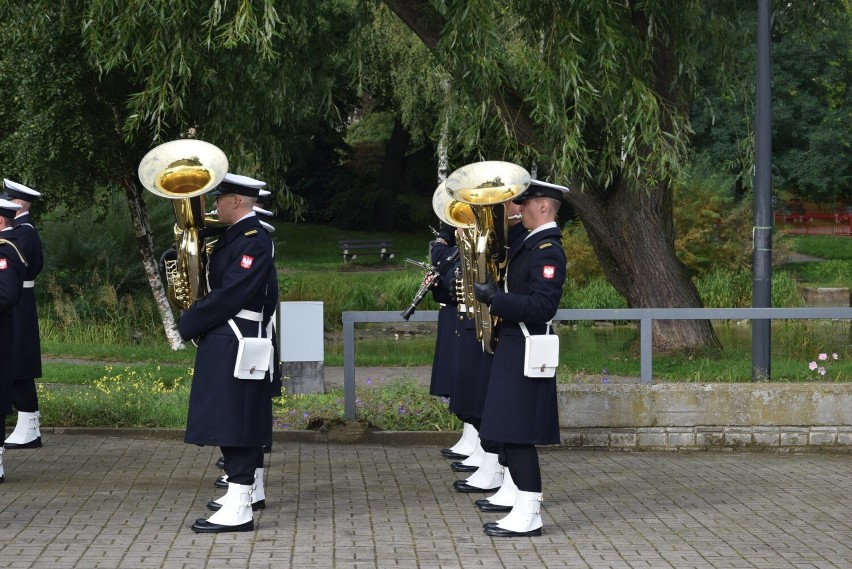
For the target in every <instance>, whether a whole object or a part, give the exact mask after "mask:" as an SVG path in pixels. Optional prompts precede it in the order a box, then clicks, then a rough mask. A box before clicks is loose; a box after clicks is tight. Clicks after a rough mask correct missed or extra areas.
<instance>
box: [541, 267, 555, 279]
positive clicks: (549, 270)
mask: <svg viewBox="0 0 852 569" xmlns="http://www.w3.org/2000/svg"><path fill="white" fill-rule="evenodd" d="M541 276H543V277H544V278H546V279H552V278H553V277H555V276H556V267H554V266H553V265H545V266H544V268H543V269H542V270H541Z"/></svg>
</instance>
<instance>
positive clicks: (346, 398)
mask: <svg viewBox="0 0 852 569" xmlns="http://www.w3.org/2000/svg"><path fill="white" fill-rule="evenodd" d="M343 418H344V419H345V420H347V421H354V420H355V318H353V314H352V313H351V312H344V313H343Z"/></svg>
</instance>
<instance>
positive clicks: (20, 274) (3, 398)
mask: <svg viewBox="0 0 852 569" xmlns="http://www.w3.org/2000/svg"><path fill="white" fill-rule="evenodd" d="M19 209H21V206H20V205H19V204H16V203H14V202H12V201H9V200H7V199H2V198H0V362H2V363H4V365H0V417H2V418H3V421H2V422H3V427H4V429H3V432H4V433H5V423H6V421H5V420H6V414H7V413H11V411H12V381H13V375H14V374H13V370H12V366H9V365H5V363H6V362H10V361H12V357H13V351H14V349H15V347H14V343H13V341H12V336H13V334H14V322H13V318H14V317H13V311H14V308H15V305H16V304H17V303H18V301H19V300H20V298H21V291H22V290H23V286H24V271H25V269H26V265H27V262H26V259H25V258H24V257H23V255H22V254H21V251H20V249H19V248H18V247H17V245H15V242H14V237H13V236H14V231H13V229H12V227H13V224H14V222H13V221H12V220H13V219H14V218H15V214H16V213H17V211H18V210H19ZM3 450H4V449H3V445H0V482H3V481H4V480H5V472H4V471H3Z"/></svg>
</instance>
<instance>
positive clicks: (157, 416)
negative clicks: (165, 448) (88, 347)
mask: <svg viewBox="0 0 852 569" xmlns="http://www.w3.org/2000/svg"><path fill="white" fill-rule="evenodd" d="M191 378H192V369H191V368H190V369H189V370H187V369H185V368H184V369H181V370H177V369H173V368H161V367H160V366H149V367H147V368H137V367H134V368H124V369H123V370H116V369H114V368H113V367H111V366H106V367H105V368H104V370H103V375H101V376H100V377H99V378H97V379H96V380H94V381H93V382H92V383H91V384H88V385H83V386H80V385H78V386H69V385H63V386H57V385H51V386H46V385H45V384H39V386H38V390H39V406H40V408H41V420H42V424H44V425H50V426H61V427H69V426H73V427H81V426H85V427H117V428H121V427H166V428H168V427H171V428H182V427H184V426H185V425H186V409H187V406H188V405H189V386H190V383H191Z"/></svg>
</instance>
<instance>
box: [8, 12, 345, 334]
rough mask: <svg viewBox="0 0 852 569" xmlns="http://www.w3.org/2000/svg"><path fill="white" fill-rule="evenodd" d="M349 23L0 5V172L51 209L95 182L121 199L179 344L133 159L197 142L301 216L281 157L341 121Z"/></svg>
mask: <svg viewBox="0 0 852 569" xmlns="http://www.w3.org/2000/svg"><path fill="white" fill-rule="evenodd" d="M351 17H352V8H351V5H350V3H349V2H347V1H345V0H340V1H326V2H322V3H320V4H316V3H314V2H312V1H308V0H292V1H288V2H286V3H283V2H275V1H273V0H258V1H254V2H251V1H245V0H243V1H237V2H227V1H220V0H216V1H213V2H210V1H207V0H151V1H146V2H132V3H121V2H114V1H113V0H69V1H66V2H53V1H52V0H26V1H25V0H9V1H7V2H3V3H0V32H2V33H0V36H2V39H0V47H2V48H3V49H2V50H0V78H3V83H4V85H6V87H4V99H5V101H6V103H7V104H4V106H3V109H2V110H0V132H2V134H3V137H2V141H0V164H2V165H4V166H8V168H7V170H6V171H7V172H11V171H14V172H15V175H16V176H19V178H20V179H23V180H27V182H28V183H30V184H32V185H33V186H34V187H37V188H39V189H42V190H47V195H50V196H52V200H53V202H54V203H62V202H64V203H68V204H72V205H74V204H76V205H77V206H78V207H80V206H81V205H82V206H88V205H90V204H91V195H92V188H102V189H106V190H118V191H121V192H123V193H124V195H125V196H126V197H127V204H128V207H129V210H130V213H131V218H132V220H133V225H134V228H133V229H134V230H135V234H136V237H137V243H138V249H139V251H140V255H141V257H142V261H143V264H144V267H145V273H146V275H147V278H148V282H149V284H150V286H151V289H152V292H153V295H154V298H155V301H156V302H157V306H158V308H159V311H160V315H161V317H162V320H163V325H164V329H165V331H166V335H167V337H168V339H169V342H170V344H171V346H172V348H174V349H177V348H180V347H182V343H181V341H180V337H179V336H178V334H177V331H176V329H175V325H174V318H173V315H172V312H171V309H170V308H169V306H168V303H167V301H166V296H165V292H164V289H163V284H162V282H161V280H160V275H159V271H158V270H157V262H156V257H155V255H154V244H153V240H152V237H151V229H150V223H149V221H148V217H147V209H146V206H145V200H144V190H143V188H142V187H141V186H140V184H139V181H138V178H137V175H136V169H137V167H138V164H139V160H140V159H141V158H142V156H143V155H144V154H145V152H147V150H149V149H150V148H152V147H153V146H155V145H157V144H159V143H161V142H165V141H168V140H173V139H177V138H183V137H195V138H200V139H204V140H206V141H209V142H211V143H213V144H215V145H216V146H218V147H220V148H221V149H222V150H224V151H225V153H226V155H227V156H228V158H229V162H230V169H231V170H232V171H234V172H239V173H241V174H246V175H251V176H256V177H260V178H262V179H264V180H265V181H267V182H268V183H269V187H270V189H273V190H277V191H276V193H275V198H276V200H277V201H276V204H275V205H277V206H278V207H279V208H280V209H281V210H285V211H290V212H293V213H294V214H295V213H298V208H299V207H300V201H299V200H298V199H297V198H296V197H295V196H293V195H292V194H291V193H290V192H289V191H287V189H286V187H285V186H284V183H283V178H284V173H285V172H284V170H285V167H286V164H287V160H288V155H289V149H291V148H293V147H294V146H295V145H300V144H302V140H303V137H304V136H306V135H305V125H308V124H310V125H313V124H315V123H316V122H317V121H322V120H328V121H330V122H339V121H340V117H338V116H336V115H335V108H336V106H335V102H334V100H333V98H334V85H335V81H336V77H337V76H338V75H340V74H341V72H340V70H339V69H338V67H339V66H341V62H340V61H341V60H340V58H338V57H336V56H335V49H337V47H338V45H339V44H340V38H343V39H345V38H346V34H347V32H348V30H349V28H351V25H352V24H351V22H350V19H351ZM320 45H321V46H324V50H323V51H321V52H320V51H318V50H317V46H320ZM35 149H38V151H35ZM128 230H130V228H128ZM167 245H168V244H160V248H161V249H163V248H165V247H166V246H167Z"/></svg>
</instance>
